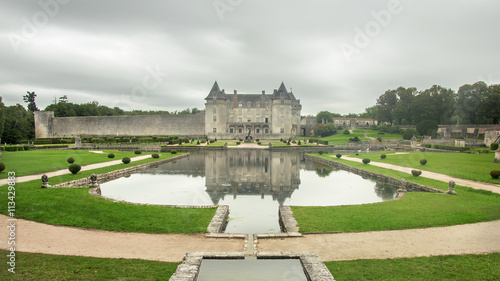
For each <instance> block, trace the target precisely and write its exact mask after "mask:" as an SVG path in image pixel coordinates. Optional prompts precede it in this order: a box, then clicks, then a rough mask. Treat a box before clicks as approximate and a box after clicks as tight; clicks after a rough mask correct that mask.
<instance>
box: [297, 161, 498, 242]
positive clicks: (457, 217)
mask: <svg viewBox="0 0 500 281" xmlns="http://www.w3.org/2000/svg"><path fill="white" fill-rule="evenodd" d="M322 157H324V158H328V159H332V160H334V159H333V158H331V157H329V156H322ZM337 160H338V159H337ZM340 161H341V162H343V163H345V164H347V165H350V166H355V167H358V168H362V169H366V170H370V171H374V172H377V173H381V174H385V175H389V176H394V177H398V176H400V175H401V174H404V176H405V178H406V179H407V180H409V181H413V182H419V183H421V184H425V185H428V186H431V187H435V188H439V189H446V183H443V182H440V181H436V180H431V179H424V178H420V177H419V178H415V177H413V176H411V175H408V174H406V173H401V172H397V171H393V170H389V169H384V168H379V167H374V166H371V165H364V164H362V163H355V162H352V161H346V160H340ZM455 190H456V191H457V193H458V195H456V196H452V195H446V194H435V193H423V192H422V193H420V192H417V193H407V194H406V196H405V197H404V198H402V199H399V200H392V201H385V202H381V203H375V204H364V205H348V206H334V207H292V210H293V214H294V217H295V219H296V220H297V222H298V225H299V227H300V231H301V232H303V233H305V232H356V231H380V230H396V229H411V228H425V227H436V226H449V225H459V224H466V223H475V222H483V221H492V220H497V219H500V195H499V194H494V193H492V192H489V191H483V190H475V189H472V188H468V187H463V186H456V188H455Z"/></svg>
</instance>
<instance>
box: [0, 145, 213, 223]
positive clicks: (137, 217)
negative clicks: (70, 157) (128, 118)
mask: <svg viewBox="0 0 500 281" xmlns="http://www.w3.org/2000/svg"><path fill="white" fill-rule="evenodd" d="M173 156H175V155H172V154H162V155H161V156H160V158H159V159H154V158H148V159H144V160H140V161H134V162H131V163H130V164H128V165H125V164H119V165H114V166H109V167H105V168H100V169H95V170H91V171H85V172H81V173H78V174H76V175H72V174H68V175H62V176H58V177H52V178H50V179H49V183H50V184H56V183H60V182H66V181H70V180H75V179H80V178H84V177H88V176H90V175H91V174H92V173H96V174H102V173H105V172H109V171H113V170H119V169H123V168H125V167H131V166H134V165H140V164H144V163H149V162H154V161H158V160H162V159H165V158H166V157H173ZM40 185H41V181H39V180H35V181H30V182H24V183H17V184H16V185H15V189H16V190H15V191H16V199H15V200H16V217H17V218H22V219H27V220H32V221H36V222H41V223H47V224H54V225H64V226H72V227H82V228H93V229H101V230H110V231H125V232H142V233H204V232H206V228H207V226H208V224H209V223H210V220H211V219H212V217H213V215H214V214H215V211H216V208H175V207H165V206H154V205H135V204H131V203H122V202H112V201H110V200H106V199H103V198H99V197H95V196H92V195H90V194H89V193H88V188H53V189H42V188H40ZM0 196H1V199H0V201H1V202H2V204H4V206H7V200H8V198H7V185H4V186H2V187H0ZM0 213H2V214H5V215H7V213H8V210H7V208H5V209H2V210H0Z"/></svg>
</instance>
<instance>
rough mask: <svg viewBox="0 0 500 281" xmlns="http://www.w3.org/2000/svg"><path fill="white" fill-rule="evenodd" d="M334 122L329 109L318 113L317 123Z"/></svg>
mask: <svg viewBox="0 0 500 281" xmlns="http://www.w3.org/2000/svg"><path fill="white" fill-rule="evenodd" d="M326 123H333V116H332V113H330V112H328V111H321V112H319V113H318V114H317V115H316V124H326Z"/></svg>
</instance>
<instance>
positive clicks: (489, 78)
mask: <svg viewBox="0 0 500 281" xmlns="http://www.w3.org/2000/svg"><path fill="white" fill-rule="evenodd" d="M499 14H500V1H497V0H489V1H488V0H479V1H463V0H462V1H460V0H458V1H451V0H450V1H411V0H401V1H396V0H383V1H378V0H377V1H336V0H328V1H327V0H324V1H319V0H315V1H298V0H287V1H269V0H215V1H214V0H199V1H169V0H167V1H165V0H162V1H159V0H158V1H153V0H152V1H124V0H113V1H110V0H108V1H97V0H36V1H29V0H26V1H13V0H0V96H2V97H3V101H4V103H5V104H6V105H12V104H15V103H23V101H22V96H23V95H24V94H26V91H35V92H36V94H37V105H38V107H39V108H41V109H43V108H45V107H46V106H47V105H49V104H51V103H53V102H54V99H55V98H58V97H60V96H63V95H67V96H68V98H69V100H70V101H71V102H75V103H84V102H88V101H94V100H96V101H98V102H99V103H100V104H104V105H107V106H118V107H121V108H123V109H125V110H132V109H143V110H168V111H174V110H182V109H185V108H188V107H189V108H191V107H198V108H203V107H204V100H203V99H204V98H205V97H206V95H207V94H208V92H209V91H210V88H211V87H212V84H213V83H214V81H215V80H217V81H218V83H219V85H220V87H221V88H224V89H225V90H226V92H232V91H233V90H234V89H236V90H238V92H239V93H248V94H253V93H255V94H257V93H261V91H262V90H265V91H266V92H267V93H272V91H273V89H277V88H278V87H279V85H280V83H281V82H282V81H283V82H284V83H285V85H286V86H287V88H289V89H292V90H293V93H294V94H295V96H296V97H297V98H298V99H300V100H301V103H302V106H303V110H302V113H303V115H306V114H316V113H317V112H319V111H321V110H328V111H331V112H338V113H343V114H345V113H349V112H355V113H360V112H363V111H364V109H365V108H366V107H369V106H372V105H374V104H375V103H376V99H377V97H378V96H380V95H381V94H383V93H384V92H385V91H386V90H388V89H395V88H397V87H399V86H404V87H410V86H413V87H417V88H418V89H420V90H423V89H427V88H429V87H431V86H432V85H434V84H438V85H441V86H444V87H447V88H452V89H454V90H457V89H458V87H460V86H461V85H463V84H466V83H474V82H477V81H479V80H482V81H485V82H486V83H487V84H497V83H500V67H499V66H500V36H499V30H500V17H499V16H498V15H499Z"/></svg>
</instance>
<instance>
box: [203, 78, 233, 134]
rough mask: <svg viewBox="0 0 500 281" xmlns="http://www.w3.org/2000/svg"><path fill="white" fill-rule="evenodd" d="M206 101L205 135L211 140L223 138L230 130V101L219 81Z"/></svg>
mask: <svg viewBox="0 0 500 281" xmlns="http://www.w3.org/2000/svg"><path fill="white" fill-rule="evenodd" d="M205 101H206V102H205V133H206V135H207V136H208V137H209V138H222V136H223V135H224V134H226V133H227V130H228V116H229V99H228V97H227V96H226V93H225V92H224V90H222V91H221V90H220V88H219V85H218V84H217V81H215V83H214V85H213V86H212V89H211V90H210V93H209V94H208V96H207V97H206V98H205Z"/></svg>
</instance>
